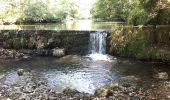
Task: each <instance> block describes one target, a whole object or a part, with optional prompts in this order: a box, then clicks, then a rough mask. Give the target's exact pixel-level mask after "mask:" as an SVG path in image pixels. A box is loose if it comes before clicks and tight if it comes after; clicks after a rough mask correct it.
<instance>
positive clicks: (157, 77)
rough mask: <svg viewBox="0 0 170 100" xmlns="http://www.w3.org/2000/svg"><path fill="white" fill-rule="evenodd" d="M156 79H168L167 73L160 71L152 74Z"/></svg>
mask: <svg viewBox="0 0 170 100" xmlns="http://www.w3.org/2000/svg"><path fill="white" fill-rule="evenodd" d="M153 77H154V78H156V79H161V80H167V79H169V76H168V73H167V72H160V73H157V74H155V75H154V76H153Z"/></svg>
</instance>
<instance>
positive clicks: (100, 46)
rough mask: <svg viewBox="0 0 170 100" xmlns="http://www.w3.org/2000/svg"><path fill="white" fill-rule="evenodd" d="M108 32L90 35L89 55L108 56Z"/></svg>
mask: <svg viewBox="0 0 170 100" xmlns="http://www.w3.org/2000/svg"><path fill="white" fill-rule="evenodd" d="M106 36H107V33H106V32H93V33H90V41H89V53H90V54H95V53H98V54H106Z"/></svg>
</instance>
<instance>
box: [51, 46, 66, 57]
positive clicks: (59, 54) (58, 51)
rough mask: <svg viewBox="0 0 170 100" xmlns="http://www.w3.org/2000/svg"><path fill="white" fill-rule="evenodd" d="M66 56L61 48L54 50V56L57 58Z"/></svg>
mask: <svg viewBox="0 0 170 100" xmlns="http://www.w3.org/2000/svg"><path fill="white" fill-rule="evenodd" d="M64 55H65V50H64V49H60V48H54V49H53V56H56V57H61V56H64Z"/></svg>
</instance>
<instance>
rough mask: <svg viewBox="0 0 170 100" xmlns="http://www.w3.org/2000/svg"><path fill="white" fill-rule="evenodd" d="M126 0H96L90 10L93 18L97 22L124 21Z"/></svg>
mask: <svg viewBox="0 0 170 100" xmlns="http://www.w3.org/2000/svg"><path fill="white" fill-rule="evenodd" d="M127 1H128V0H98V1H97V2H96V4H95V5H94V7H93V8H92V10H91V13H92V15H93V18H95V19H99V20H109V21H113V20H122V21H124V20H125V19H126V14H127V10H128V9H126V8H128V5H127V3H125V2H127Z"/></svg>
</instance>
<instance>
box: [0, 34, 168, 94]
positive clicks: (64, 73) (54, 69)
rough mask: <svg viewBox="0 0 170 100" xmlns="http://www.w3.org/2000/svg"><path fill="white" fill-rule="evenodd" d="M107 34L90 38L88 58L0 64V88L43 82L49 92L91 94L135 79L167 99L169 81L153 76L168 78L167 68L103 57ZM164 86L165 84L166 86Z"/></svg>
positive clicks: (77, 56) (0, 62) (5, 62)
mask: <svg viewBox="0 0 170 100" xmlns="http://www.w3.org/2000/svg"><path fill="white" fill-rule="evenodd" d="M106 35H107V34H106V33H105V32H95V33H91V34H90V40H89V54H87V56H80V55H67V56H64V57H62V58H55V57H32V58H27V59H22V60H19V61H17V60H0V85H3V84H6V85H14V84H22V85H24V84H26V83H27V82H30V83H31V82H35V81H45V82H46V83H47V86H48V87H49V88H53V89H56V90H57V91H59V92H61V91H62V90H63V89H64V88H66V87H70V88H73V89H77V90H78V91H81V92H86V93H94V91H95V90H96V89H97V88H99V87H102V86H104V85H106V84H110V83H120V81H119V79H120V78H121V77H126V76H134V77H135V80H136V81H137V85H138V86H139V87H142V88H146V89H151V88H152V85H154V86H158V85H160V84H162V85H163V86H161V88H157V89H156V90H153V91H151V92H154V91H155V92H159V91H160V93H162V95H164V94H165V95H167V94H168V93H169V92H167V91H165V90H166V89H169V87H170V86H169V87H166V86H165V85H164V83H165V82H166V81H168V80H159V79H156V78H154V77H153V76H154V75H155V74H157V73H159V72H166V73H167V74H169V75H170V68H169V67H167V65H162V64H155V63H149V62H148V63H144V62H141V61H136V60H133V59H126V58H115V57H113V56H109V55H107V54H106ZM20 68H22V69H24V70H25V71H26V72H28V74H26V75H25V76H18V75H17V70H18V69H20ZM166 84H167V83H166Z"/></svg>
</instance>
